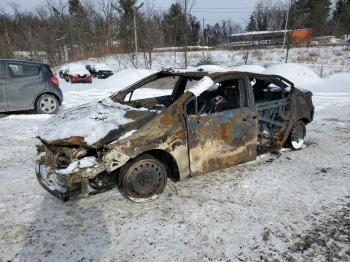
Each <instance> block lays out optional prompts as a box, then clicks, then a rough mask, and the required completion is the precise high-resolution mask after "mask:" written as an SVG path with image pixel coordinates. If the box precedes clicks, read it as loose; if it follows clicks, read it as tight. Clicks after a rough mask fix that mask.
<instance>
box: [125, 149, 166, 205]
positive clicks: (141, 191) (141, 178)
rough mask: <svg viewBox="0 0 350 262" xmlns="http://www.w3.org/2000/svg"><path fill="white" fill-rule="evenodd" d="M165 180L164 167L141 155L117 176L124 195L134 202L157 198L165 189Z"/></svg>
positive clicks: (147, 156) (157, 161)
mask: <svg viewBox="0 0 350 262" xmlns="http://www.w3.org/2000/svg"><path fill="white" fill-rule="evenodd" d="M167 178H168V176H167V169H166V166H165V165H164V164H163V163H162V162H160V161H159V160H157V159H156V158H154V157H152V156H150V155H143V156H141V157H138V158H136V159H135V160H134V161H131V162H130V163H128V164H126V165H125V166H124V167H123V168H122V169H121V171H120V174H119V181H120V184H121V185H122V186H123V189H124V193H125V194H126V196H127V197H128V198H129V199H130V200H133V201H135V202H142V201H144V200H149V199H153V198H156V197H157V196H159V195H160V194H161V193H162V192H163V191H164V189H165V187H166V184H167Z"/></svg>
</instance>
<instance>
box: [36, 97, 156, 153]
mask: <svg viewBox="0 0 350 262" xmlns="http://www.w3.org/2000/svg"><path fill="white" fill-rule="evenodd" d="M155 115H156V112H155V111H150V110H148V109H146V108H140V109H138V108H134V107H130V106H128V105H124V104H120V103H117V102H114V101H113V100H111V99H105V100H102V101H99V102H93V103H89V104H84V105H81V106H78V107H75V108H72V109H68V110H65V111H63V112H62V113H60V114H57V115H56V116H53V117H51V118H49V119H48V120H47V121H46V122H45V123H44V124H43V126H42V127H41V128H40V129H39V139H40V140H41V141H43V142H44V143H46V144H54V145H81V146H86V147H91V148H100V147H102V146H103V145H105V144H107V143H110V142H112V141H114V140H116V139H118V138H120V139H122V138H126V137H127V136H128V135H131V134H132V133H133V132H136V131H137V130H138V129H139V128H140V127H142V126H143V125H144V124H145V123H147V122H148V121H149V120H150V119H151V118H153V117H154V116H155Z"/></svg>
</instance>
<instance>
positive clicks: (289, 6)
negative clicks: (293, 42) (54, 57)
mask: <svg viewBox="0 0 350 262" xmlns="http://www.w3.org/2000/svg"><path fill="white" fill-rule="evenodd" d="M291 6H292V0H290V2H289V5H288V11H287V19H286V26H285V27H284V39H283V48H284V47H285V45H286V42H287V30H288V20H289V12H290V8H291Z"/></svg>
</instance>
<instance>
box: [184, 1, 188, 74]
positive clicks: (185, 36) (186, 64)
mask: <svg viewBox="0 0 350 262" xmlns="http://www.w3.org/2000/svg"><path fill="white" fill-rule="evenodd" d="M184 38H185V68H187V66H188V61H187V0H185V35H184Z"/></svg>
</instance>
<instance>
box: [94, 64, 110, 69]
mask: <svg viewBox="0 0 350 262" xmlns="http://www.w3.org/2000/svg"><path fill="white" fill-rule="evenodd" d="M92 67H93V68H95V70H97V71H100V70H107V71H112V69H111V68H110V67H109V66H108V65H106V64H101V63H99V64H94V65H93V66H92Z"/></svg>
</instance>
